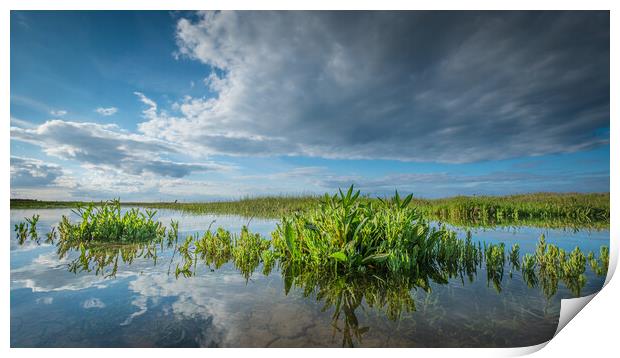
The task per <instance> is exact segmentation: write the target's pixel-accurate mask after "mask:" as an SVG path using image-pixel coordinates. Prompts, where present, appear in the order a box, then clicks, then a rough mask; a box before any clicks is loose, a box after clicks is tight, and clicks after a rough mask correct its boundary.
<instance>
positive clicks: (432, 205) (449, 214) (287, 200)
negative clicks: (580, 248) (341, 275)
mask: <svg viewBox="0 0 620 358" xmlns="http://www.w3.org/2000/svg"><path fill="white" fill-rule="evenodd" d="M321 198H322V197H321V196H263V197H246V198H242V199H238V200H229V201H212V202H194V203H192V202H124V203H122V205H124V206H142V207H147V208H154V209H169V210H178V211H182V212H187V213H194V214H221V215H239V216H243V217H257V218H280V217H282V216H283V215H287V214H291V213H295V212H304V211H307V210H312V209H313V208H316V207H317V206H318V205H319V203H320V202H321ZM363 200H379V199H375V198H368V197H367V198H363ZM98 202H100V201H97V202H95V203H98ZM89 203H90V202H81V201H43V200H32V199H11V209H58V208H74V207H76V206H78V205H86V204H89ZM410 205H414V206H416V207H417V208H418V210H420V212H421V213H423V214H424V215H425V216H426V217H427V218H429V219H432V220H438V221H443V222H446V223H451V224H456V225H464V226H469V225H472V226H494V225H509V226H510V225H515V224H525V223H527V224H531V225H534V226H547V227H566V226H574V227H596V228H601V227H603V228H605V227H608V226H609V221H610V214H609V212H610V209H609V208H610V196H609V193H589V194H583V193H532V194H518V195H506V196H455V197H449V198H443V199H419V198H414V199H413V200H412V201H411V204H410Z"/></svg>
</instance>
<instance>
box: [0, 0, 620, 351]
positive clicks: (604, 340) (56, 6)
mask: <svg viewBox="0 0 620 358" xmlns="http://www.w3.org/2000/svg"><path fill="white" fill-rule="evenodd" d="M619 3H620V2H618V1H615V2H614V1H597V0H589V1H574V0H565V1H548V0H521V1H490V0H486V1H484V0H470V1H458V0H451V1H432V2H431V1H427V2H422V1H417V2H413V1H393V0H381V1H369V0H358V1H355V2H351V3H346V2H342V1H340V2H338V1H334V0H331V1H330V0H317V1H307V0H303V1H285V0H262V1H240V0H229V1H223V0H210V1H208V2H207V1H199V0H176V1H173V2H171V1H163V0H150V1H146V0H125V1H102V0H96V1H95V0H91V1H88V2H83V1H77V0H56V1H49V0H21V1H17V0H8V1H6V0H5V1H1V2H0V7H2V8H3V11H2V13H1V15H0V27H1V28H2V36H1V37H0V46H1V49H2V51H0V54H1V55H0V58H1V59H0V61H1V66H0V79H1V80H2V86H1V87H0V88H1V90H0V94H1V98H0V108H1V109H2V112H1V113H2V118H3V121H4V125H3V127H2V135H3V137H4V138H5V140H4V141H3V142H2V145H1V148H2V154H1V155H0V160H1V161H2V166H3V167H4V168H5V171H4V173H5V174H4V175H3V176H2V179H1V180H2V187H3V190H4V193H5V200H4V202H3V205H2V213H1V214H0V215H1V220H2V223H3V227H4V230H6V231H5V233H8V232H9V231H8V230H7V228H8V226H9V218H10V215H9V200H8V199H9V197H10V187H9V183H10V171H9V166H10V164H9V157H10V155H9V152H10V134H9V118H10V110H9V104H10V80H9V76H10V67H9V66H10V63H9V62H10V60H9V59H10V57H9V54H10V52H9V51H10V44H9V39H10V37H9V29H10V11H9V10H35V9H38V10H62V9H81V10H98V9H110V10H111V9H118V10H121V9H126V10H138V9H150V10H185V9H188V10H192V9H291V10H293V9H297V10H319V9H332V10H337V9H412V10H413V9H418V10H424V9H428V10H435V9H437V10H439V9H454V10H465V9H489V10H491V9H497V10H519V9H523V10H526V9H536V10H547V9H566V10H606V9H608V10H612V11H611V38H612V41H611V63H612V64H617V63H619V62H618V60H619V56H618V41H617V40H618V38H619V36H618V30H619V29H618V19H619V16H618V15H617V13H616V11H615V10H617V9H618V7H619V5H618V4H619ZM614 5H615V6H614ZM613 39H615V40H616V41H615V42H614V41H613ZM616 68H617V67H616ZM616 68H614V66H613V65H612V67H611V97H610V98H618V83H619V81H618V80H619V78H618V71H617V70H616ZM610 114H611V116H610V118H615V117H617V114H618V110H617V105H616V104H615V103H614V102H613V101H612V102H611V112H610ZM610 122H611V121H610ZM610 135H611V153H610V155H611V163H610V173H611V182H610V192H611V201H612V211H611V219H612V220H611V221H612V226H611V230H610V235H611V238H612V240H611V241H612V242H611V252H612V265H611V266H612V268H611V270H615V267H616V263H617V258H618V247H617V246H618V245H617V239H614V238H617V237H618V234H619V231H618V225H615V224H614V223H617V222H619V221H618V220H619V214H618V212H617V211H614V209H613V208H614V207H615V205H614V203H618V194H617V183H616V179H617V175H614V173H617V172H618V169H619V168H618V165H617V164H614V163H618V159H620V157H619V156H618V147H617V145H615V141H616V140H617V138H618V128H617V126H615V125H613V124H612V125H611V134H610ZM7 241H8V240H7ZM2 257H3V259H4V260H3V262H4V265H3V268H2V270H3V272H4V275H3V278H4V291H3V294H2V295H0V307H1V308H0V310H1V312H2V316H3V319H2V322H3V325H2V327H1V330H2V340H3V343H4V344H3V348H4V350H6V351H7V352H5V353H10V354H13V355H15V356H26V355H28V356H29V355H31V354H44V355H45V356H46V357H47V356H52V357H53V356H62V357H67V356H76V357H77V356H84V355H88V356H101V357H103V356H104V355H106V356H107V355H109V354H123V355H124V354H127V355H129V354H145V353H146V354H154V355H161V356H164V355H165V356H167V355H169V354H183V355H201V356H202V355H204V354H216V355H226V356H228V355H231V354H233V355H234V354H249V355H253V356H254V355H259V356H262V355H265V356H266V355H269V356H270V357H273V356H290V355H291V354H295V355H296V356H308V357H309V356H314V355H316V354H317V353H319V354H328V355H331V354H334V355H339V356H341V355H343V354H345V355H348V354H355V355H356V356H359V355H361V356H369V357H370V356H373V357H374V356H376V355H377V354H389V355H390V356H394V355H396V356H410V355H413V354H415V355H419V354H423V355H432V356H440V357H442V356H451V355H459V356H465V357H481V356H498V355H499V356H513V355H522V354H527V353H531V352H534V351H537V350H539V349H541V348H543V347H544V349H542V350H540V351H539V352H538V353H537V355H538V356H543V357H544V356H559V355H563V356H567V357H572V356H576V355H582V356H597V355H600V356H609V355H611V354H613V353H611V352H616V351H617V344H616V342H617V339H618V337H617V328H618V324H617V320H618V316H619V315H618V312H619V311H620V309H619V308H618V302H620V284H619V283H618V279H615V280H612V281H609V280H608V285H607V286H606V287H605V288H604V290H602V291H601V293H600V294H598V295H596V296H595V297H594V298H593V299H592V301H591V302H590V303H589V304H587V306H586V307H585V308H584V309H583V310H582V311H581V312H580V313H579V314H578V315H577V316H576V317H575V318H574V319H573V320H572V322H569V323H568V325H567V326H566V328H565V329H563V330H562V331H561V332H559V334H558V335H557V336H556V337H555V338H554V339H552V340H551V341H550V342H549V343H548V344H546V345H545V344H542V345H540V346H536V347H527V348H520V349H458V350H454V349H424V350H410V349H389V350H383V349H379V350H377V349H373V350H370V349H366V350H338V351H334V350H332V349H324V350H321V351H317V350H310V349H301V350H295V351H294V352H293V351H291V350H289V349H271V350H260V349H252V350H240V349H227V350H215V351H208V352H206V351H205V350H183V351H180V350H178V349H174V350H149V351H148V352H146V351H143V350H139V351H138V350H129V349H114V350H97V349H91V350H88V351H84V350H82V349H70V350H68V349H63V350H54V349H44V350H32V349H10V350H9V334H10V319H9V315H10V304H9V297H10V294H9V292H10V269H9V261H10V252H9V245H8V242H6V241H5V244H4V250H3V253H2ZM610 277H611V275H610Z"/></svg>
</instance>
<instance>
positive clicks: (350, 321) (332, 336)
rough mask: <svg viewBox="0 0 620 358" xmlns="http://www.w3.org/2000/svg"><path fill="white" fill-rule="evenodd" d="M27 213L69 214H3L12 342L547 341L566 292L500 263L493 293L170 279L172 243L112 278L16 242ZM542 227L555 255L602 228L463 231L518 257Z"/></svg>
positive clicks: (588, 240) (256, 223) (464, 285)
mask: <svg viewBox="0 0 620 358" xmlns="http://www.w3.org/2000/svg"><path fill="white" fill-rule="evenodd" d="M34 213H38V214H40V215H41V219H40V222H39V225H38V227H39V230H40V231H41V234H44V233H45V232H46V231H47V230H48V229H49V227H50V226H52V225H54V224H55V223H56V222H57V221H58V220H59V218H60V217H61V216H62V215H69V214H70V210H67V209H45V210H43V209H37V210H11V232H10V237H11V239H10V246H11V263H10V264H11V346H12V347H198V346H202V347H324V346H343V345H344V346H349V345H353V346H361V347H401V346H402V347H509V346H510V347H514V346H528V345H533V344H538V343H541V342H544V341H547V340H549V339H550V338H551V337H552V336H553V334H554V332H555V330H556V327H557V322H558V318H559V312H560V300H561V299H562V298H571V297H574V294H573V293H571V291H570V290H568V289H567V288H566V287H565V286H564V285H563V284H562V283H561V282H560V283H559V285H558V288H557V293H555V294H553V295H552V296H551V297H547V296H546V295H545V294H544V293H543V290H542V289H541V288H540V287H533V288H529V287H528V286H527V285H526V283H525V282H524V281H523V280H522V279H521V273H520V272H518V271H517V272H514V273H512V277H510V274H509V271H510V269H509V267H508V266H507V267H506V270H505V271H506V272H505V274H504V277H503V279H502V282H501V291H499V292H498V289H497V288H496V287H495V286H494V285H493V284H492V283H488V282H487V278H486V274H485V272H484V268H482V269H480V270H479V271H478V274H477V275H476V276H475V277H473V281H472V282H470V281H469V279H468V278H467V277H465V278H464V279H463V280H462V279H461V278H458V277H457V278H454V279H450V280H449V282H448V283H447V284H440V283H433V282H431V290H430V291H429V292H425V291H424V290H422V289H421V288H415V287H414V288H411V289H408V286H406V285H404V284H403V283H402V282H401V281H396V282H382V281H379V280H374V279H368V278H359V277H352V278H342V279H336V280H332V279H329V278H321V279H320V280H318V281H317V280H303V279H301V278H299V277H294V278H293V279H292V280H290V279H289V280H286V279H284V278H283V277H285V275H284V274H282V273H281V272H279V271H278V270H277V269H274V270H273V271H272V272H271V273H270V274H269V275H264V274H263V273H262V272H261V271H262V267H258V268H257V269H256V271H255V272H254V273H253V274H252V275H251V276H250V277H249V279H248V280H246V278H245V277H244V276H243V275H242V274H241V273H240V272H239V271H238V270H236V269H235V268H234V267H233V266H232V264H230V263H229V264H225V265H224V266H223V267H221V268H219V269H214V270H212V269H210V268H207V267H204V265H202V266H198V267H197V272H196V275H195V276H193V277H188V278H185V277H183V276H180V277H178V278H177V277H175V275H174V264H171V263H170V262H171V258H172V256H173V252H174V251H173V249H164V250H163V251H162V252H158V258H157V261H156V262H154V261H153V260H152V259H146V258H138V259H135V260H134V261H133V262H132V263H131V264H121V265H120V266H119V269H118V271H117V273H116V276H115V277H110V278H105V277H103V275H101V274H100V275H96V274H95V272H79V273H77V274H76V273H72V272H69V270H68V264H69V263H70V262H71V260H73V259H75V258H76V257H77V256H78V255H77V253H70V254H69V256H68V257H65V258H63V259H59V257H58V255H57V253H56V248H55V247H54V246H51V245H45V244H41V245H40V246H39V245H36V244H34V243H30V242H28V243H26V245H24V246H19V245H18V243H17V240H16V238H15V234H14V232H13V231H12V229H13V226H14V224H15V223H17V222H19V221H21V220H23V218H24V217H26V216H28V217H29V216H32V214H34ZM157 217H158V218H159V220H161V221H162V222H163V223H169V221H170V220H171V219H175V220H178V221H179V230H180V231H181V234H182V235H187V234H191V233H194V232H204V231H205V230H207V229H208V228H209V225H210V224H211V222H212V221H213V220H216V222H215V223H214V224H213V227H217V226H222V227H223V228H225V229H229V230H231V231H232V232H239V230H240V228H241V226H242V225H245V224H247V223H248V219H245V218H240V217H234V216H214V215H186V214H185V215H184V214H179V213H178V212H174V211H166V210H160V211H159V212H158V215H157ZM275 224H276V221H275V220H259V219H256V218H255V219H252V220H251V222H250V223H249V226H250V229H251V230H252V231H253V232H258V233H261V234H263V235H264V236H265V237H269V233H270V232H271V231H272V230H273V229H274V227H275ZM542 233H544V234H545V235H546V239H547V242H548V243H553V244H556V245H558V246H559V247H561V248H564V249H567V250H572V249H573V248H574V247H575V246H579V247H580V248H581V250H582V251H583V252H585V253H587V252H589V251H594V252H595V253H598V249H599V247H600V246H601V245H607V246H609V232H608V231H587V230H586V231H579V232H573V231H571V230H566V231H565V230H550V229H539V228H531V227H519V228H497V229H485V230H478V231H473V232H472V234H473V237H472V238H473V239H474V241H477V240H482V241H486V242H487V243H491V242H504V243H505V244H506V247H507V248H509V247H510V246H511V245H512V244H513V243H519V245H520V246H521V254H524V253H528V252H529V253H532V252H533V251H534V249H535V246H536V243H537V241H538V238H539V236H540V234H542ZM461 234H462V235H465V233H464V232H461ZM171 268H172V269H171ZM108 272H109V271H108ZM169 272H171V273H169ZM586 276H587V283H586V285H585V287H584V288H583V289H582V290H581V292H580V295H581V296H585V295H589V294H591V293H593V292H596V291H598V290H599V289H600V288H601V287H602V285H603V282H604V280H605V278H604V277H599V276H596V275H594V274H593V273H592V272H591V271H590V268H589V267H588V269H587V271H586ZM289 285H290V288H289V287H288V286H289ZM379 296H380V297H383V299H377V297H379ZM338 297H340V298H342V299H341V304H340V305H336V302H338ZM371 306H372V307H371ZM335 312H339V314H338V315H337V316H336V317H334V313H335Z"/></svg>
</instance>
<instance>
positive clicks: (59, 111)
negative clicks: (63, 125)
mask: <svg viewBox="0 0 620 358" xmlns="http://www.w3.org/2000/svg"><path fill="white" fill-rule="evenodd" d="M50 114H51V115H52V116H54V117H64V116H65V115H66V114H67V111H65V110H62V109H57V110H54V109H53V110H51V111H50Z"/></svg>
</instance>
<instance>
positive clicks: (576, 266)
mask: <svg viewBox="0 0 620 358" xmlns="http://www.w3.org/2000/svg"><path fill="white" fill-rule="evenodd" d="M561 269H562V277H563V278H564V282H565V283H566V286H567V287H568V288H569V289H570V290H571V291H572V292H573V293H574V294H575V295H576V296H579V294H580V293H581V288H582V287H583V286H584V285H585V283H586V276H585V275H584V273H585V272H586V256H585V255H584V254H583V253H582V252H581V250H580V249H579V247H576V248H575V249H574V250H573V251H572V252H571V253H570V255H569V256H568V259H567V260H565V261H562V263H561Z"/></svg>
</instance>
